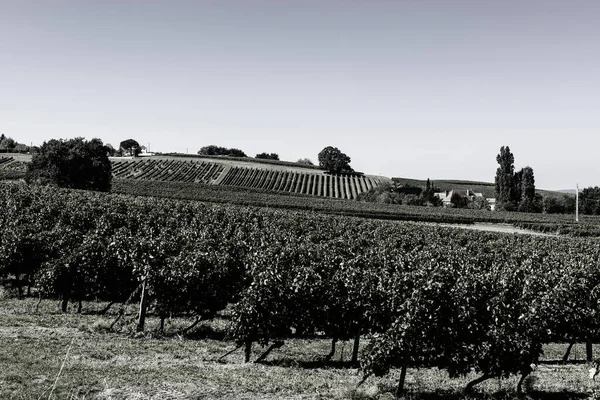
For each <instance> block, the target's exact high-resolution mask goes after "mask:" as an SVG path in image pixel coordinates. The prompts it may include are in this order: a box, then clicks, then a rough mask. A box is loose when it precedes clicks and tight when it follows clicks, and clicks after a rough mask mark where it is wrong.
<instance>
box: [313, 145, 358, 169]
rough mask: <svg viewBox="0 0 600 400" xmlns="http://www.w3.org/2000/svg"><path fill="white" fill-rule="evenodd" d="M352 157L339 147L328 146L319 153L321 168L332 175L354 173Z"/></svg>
mask: <svg viewBox="0 0 600 400" xmlns="http://www.w3.org/2000/svg"><path fill="white" fill-rule="evenodd" d="M350 161H351V159H350V157H348V156H347V155H346V154H344V153H342V152H341V151H340V150H339V149H338V148H337V147H333V146H327V147H325V148H324V149H323V150H321V152H320V153H319V166H320V167H321V168H323V169H324V170H326V171H328V172H330V173H332V174H343V173H347V172H354V170H353V169H352V168H351V167H350Z"/></svg>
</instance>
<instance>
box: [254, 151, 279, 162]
mask: <svg viewBox="0 0 600 400" xmlns="http://www.w3.org/2000/svg"><path fill="white" fill-rule="evenodd" d="M254 158H260V159H263V160H279V154H277V153H270V154H269V153H260V154H257V155H256V157H254Z"/></svg>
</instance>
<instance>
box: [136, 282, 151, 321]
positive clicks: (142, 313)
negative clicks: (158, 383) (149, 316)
mask: <svg viewBox="0 0 600 400" xmlns="http://www.w3.org/2000/svg"><path fill="white" fill-rule="evenodd" d="M147 280H148V277H145V278H144V280H143V282H142V297H141V298H140V314H139V316H138V325H137V332H143V331H144V325H145V323H146V309H147V297H148V293H147V290H146V283H147Z"/></svg>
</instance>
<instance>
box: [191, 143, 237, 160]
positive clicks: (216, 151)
mask: <svg viewBox="0 0 600 400" xmlns="http://www.w3.org/2000/svg"><path fill="white" fill-rule="evenodd" d="M198 154H200V155H203V156H230V157H248V156H247V155H246V153H244V152H243V151H242V150H240V149H235V148H231V149H228V148H226V147H221V146H215V145H212V144H211V145H209V146H204V147H202V148H201V149H200V150H198Z"/></svg>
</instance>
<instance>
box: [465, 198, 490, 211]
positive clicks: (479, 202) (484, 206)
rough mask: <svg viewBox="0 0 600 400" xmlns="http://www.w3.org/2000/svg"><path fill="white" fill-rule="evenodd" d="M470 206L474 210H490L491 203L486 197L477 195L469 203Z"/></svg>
mask: <svg viewBox="0 0 600 400" xmlns="http://www.w3.org/2000/svg"><path fill="white" fill-rule="evenodd" d="M468 207H469V208H471V209H473V210H490V209H491V207H490V203H488V201H487V200H486V199H485V197H475V199H473V201H472V202H470V203H469V205H468Z"/></svg>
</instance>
